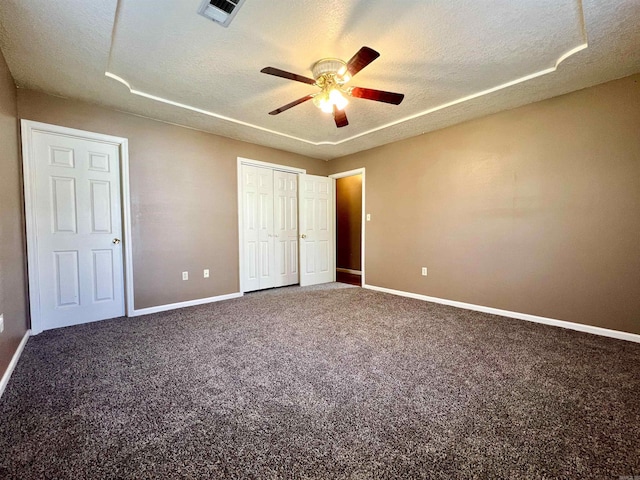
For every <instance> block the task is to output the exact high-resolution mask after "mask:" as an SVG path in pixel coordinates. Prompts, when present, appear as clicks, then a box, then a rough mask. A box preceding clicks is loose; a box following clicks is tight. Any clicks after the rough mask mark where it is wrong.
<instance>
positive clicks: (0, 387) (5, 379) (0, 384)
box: [0, 330, 31, 397]
mask: <svg viewBox="0 0 640 480" xmlns="http://www.w3.org/2000/svg"><path fill="white" fill-rule="evenodd" d="M30 335H31V330H27V331H26V332H25V334H24V337H22V340H21V341H20V344H19V345H18V348H17V349H16V351H15V353H14V354H13V357H12V358H11V361H10V362H9V366H8V367H7V370H6V371H5V372H4V375H2V380H0V397H2V394H3V393H4V389H5V388H7V384H8V383H9V379H10V378H11V374H12V373H13V370H14V369H15V368H16V365H18V360H20V355H22V351H23V350H24V346H25V345H26V344H27V340H29V336H30Z"/></svg>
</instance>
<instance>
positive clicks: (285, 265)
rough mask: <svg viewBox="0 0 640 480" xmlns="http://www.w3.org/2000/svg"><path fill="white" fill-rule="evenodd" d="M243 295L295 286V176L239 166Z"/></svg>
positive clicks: (296, 188)
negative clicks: (267, 289)
mask: <svg viewBox="0 0 640 480" xmlns="http://www.w3.org/2000/svg"><path fill="white" fill-rule="evenodd" d="M242 233H243V239H242V243H243V245H242V247H243V248H242V250H243V252H241V254H242V255H244V259H243V260H244V262H243V263H244V268H243V271H242V272H241V275H243V276H244V278H243V286H244V291H245V292H251V291H253V290H262V289H265V288H273V287H283V286H285V285H295V284H297V283H298V282H299V267H298V175H296V174H295V173H290V172H284V171H280V170H275V169H271V168H267V167H257V166H253V165H242Z"/></svg>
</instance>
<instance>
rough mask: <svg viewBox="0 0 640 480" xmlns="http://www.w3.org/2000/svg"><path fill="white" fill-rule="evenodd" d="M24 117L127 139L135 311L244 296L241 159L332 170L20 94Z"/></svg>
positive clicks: (96, 109) (179, 129)
mask: <svg viewBox="0 0 640 480" xmlns="http://www.w3.org/2000/svg"><path fill="white" fill-rule="evenodd" d="M18 111H19V115H20V117H21V118H25V119H29V120H36V121H40V122H46V123H52V124H56V125H62V126H65V127H71V128H78V129H82V130H87V131H93V132H99V133H104V134H108V135H116V136H120V137H127V138H128V139H129V157H130V184H131V208H132V220H133V229H132V230H133V231H132V234H133V244H134V249H133V257H134V258H133V262H134V265H133V270H134V289H135V307H136V308H137V309H140V308H145V307H151V306H156V305H164V304H169V303H174V302H182V301H187V300H193V299H198V298H206V297H212V296H217V295H224V294H227V293H233V292H237V291H238V289H239V280H238V214H237V207H236V205H237V178H236V177H237V171H236V162H237V157H246V158H251V159H254V160H261V161H265V162H271V163H278V164H282V165H289V166H293V167H299V168H306V169H307V172H308V173H310V174H316V175H326V170H327V163H326V162H324V161H321V160H315V159H310V158H307V157H303V156H301V155H296V154H293V153H288V152H283V151H280V150H275V149H271V148H266V147H261V146H258V145H252V144H249V143H245V142H240V141H236V140H232V139H229V138H224V137H220V136H216V135H211V134H208V133H203V132H198V131H195V130H190V129H187V128H182V127H177V126H174V125H168V124H165V123H161V122H157V121H153V120H149V119H145V118H141V117H137V116H134V115H128V114H125V113H121V112H116V111H111V110H108V109H105V108H101V107H98V106H94V105H90V104H87V103H83V102H79V101H75V100H68V99H63V98H58V97H54V96H50V95H46V94H43V93H39V92H35V91H31V90H22V89H19V90H18ZM205 268H208V269H210V271H211V277H210V278H209V279H205V278H203V275H202V271H203V269H205ZM183 271H188V272H189V280H188V281H182V274H181V272H183Z"/></svg>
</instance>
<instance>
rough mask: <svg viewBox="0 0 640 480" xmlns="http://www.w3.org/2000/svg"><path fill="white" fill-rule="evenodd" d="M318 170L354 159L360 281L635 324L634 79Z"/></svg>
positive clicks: (621, 326) (638, 184)
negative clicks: (362, 172)
mask: <svg viewBox="0 0 640 480" xmlns="http://www.w3.org/2000/svg"><path fill="white" fill-rule="evenodd" d="M329 166H330V172H329V173H332V172H341V171H345V170H350V169H353V168H359V167H366V175H367V186H366V190H367V191H366V199H367V200H366V201H367V204H366V210H367V213H371V215H372V218H371V221H370V222H367V223H366V250H365V251H366V260H365V268H366V275H367V279H366V282H367V284H370V285H377V286H381V287H387V288H392V289H397V290H404V291H407V292H416V293H419V294H424V295H430V296H434V297H440V298H445V299H451V300H458V301H462V302H469V303H473V304H478V305H484V306H490V307H495V308H501V309H506V310H512V311H516V312H524V313H529V314H534V315H540V316H544V317H551V318H556V319H561V320H567V321H571V322H577V323H584V324H589V325H595V326H599V327H605V328H611V329H616V330H622V331H626V332H633V333H640V75H635V76H632V77H628V78H624V79H621V80H617V81H613V82H610V83H606V84H603V85H599V86H596V87H592V88H589V89H586V90H582V91H579V92H574V93H571V94H568V95H564V96H561V97H558V98H554V99H551V100H547V101H543V102H539V103H536V104H532V105H528V106H525V107H521V108H518V109H515V110H511V111H508V112H502V113H499V114H495V115H491V116H489V117H485V118H482V119H479V120H475V121H471V122H468V123H465V124H461V125H457V126H454V127H451V128H447V129H444V130H440V131H437V132H433V133H429V134H425V135H422V136H419V137H414V138H411V139H408V140H405V141H402V142H397V143H394V144H390V145H386V146H383V147H379V148H376V149H372V150H369V151H366V152H361V153H358V154H355V155H351V156H348V157H345V158H342V159H339V160H336V161H331V162H330V164H329ZM422 266H426V267H428V268H429V275H428V277H422V276H421V275H420V267H422Z"/></svg>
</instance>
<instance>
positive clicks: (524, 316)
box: [362, 285, 640, 343]
mask: <svg viewBox="0 0 640 480" xmlns="http://www.w3.org/2000/svg"><path fill="white" fill-rule="evenodd" d="M362 288H368V289H369V290H376V291H378V292H384V293H391V294H392V295H399V296H401V297H409V298H415V299H417V300H424V301H425V302H433V303H441V304H443V305H450V306H452V307H458V308H464V309H466V310H474V311H476V312H484V313H491V314H493V315H500V316H502V317H509V318H517V319H518V320H526V321H527V322H535V323H544V324H545V325H552V326H554V327H560V328H568V329H569V330H577V331H579V332H586V333H592V334H594V335H602V336H603V337H611V338H617V339H618V340H627V341H629V342H636V343H640V335H638V334H635V333H628V332H621V331H619V330H610V329H608V328H602V327H594V326H591V325H584V324H582V323H574V322H566V321H564V320H556V319H555V318H547V317H539V316H537V315H530V314H528V313H520V312H512V311H510V310H501V309H499V308H493V307H484V306H482V305H474V304H473V303H464V302H457V301H455V300H446V299H444V298H438V297H429V296H427V295H420V294H419V293H411V292H403V291H401V290H392V289H391V288H384V287H376V286H375V285H363V286H362Z"/></svg>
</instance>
